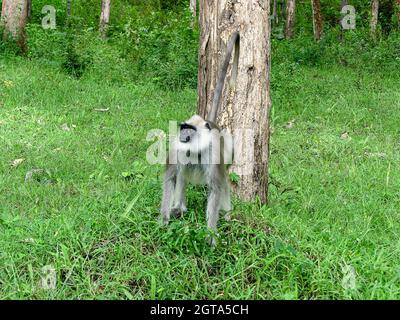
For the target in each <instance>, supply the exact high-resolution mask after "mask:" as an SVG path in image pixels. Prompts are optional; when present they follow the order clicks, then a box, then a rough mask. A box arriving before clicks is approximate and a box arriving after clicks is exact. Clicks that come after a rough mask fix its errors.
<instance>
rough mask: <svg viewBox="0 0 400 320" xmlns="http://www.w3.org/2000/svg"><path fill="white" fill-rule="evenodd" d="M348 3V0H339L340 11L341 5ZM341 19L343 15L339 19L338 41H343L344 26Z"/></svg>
mask: <svg viewBox="0 0 400 320" xmlns="http://www.w3.org/2000/svg"><path fill="white" fill-rule="evenodd" d="M348 4H349V2H348V0H341V2H340V11H342V9H343V7H345V6H347V5H348ZM342 19H343V16H341V17H340V19H339V30H340V36H339V40H340V42H342V41H343V37H344V32H345V30H344V28H343V26H342Z"/></svg>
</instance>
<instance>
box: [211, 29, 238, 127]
mask: <svg viewBox="0 0 400 320" xmlns="http://www.w3.org/2000/svg"><path fill="white" fill-rule="evenodd" d="M233 46H235V56H234V57H233V65H232V75H231V81H230V85H231V86H233V85H234V83H235V81H236V78H237V73H238V65H239V51H240V35H239V32H238V31H236V32H234V33H233V34H232V36H231V38H230V39H229V42H228V46H227V48H226V55H225V59H224V61H223V62H222V67H221V71H220V74H219V77H218V81H217V85H216V86H215V91H214V98H213V102H212V107H211V110H210V113H209V114H208V117H207V120H209V121H212V122H215V119H216V118H217V113H218V107H219V104H220V100H221V94H222V89H223V88H224V82H225V78H226V73H227V71H228V66H229V61H230V60H231V56H232V51H233Z"/></svg>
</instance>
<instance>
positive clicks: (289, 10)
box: [285, 0, 296, 39]
mask: <svg viewBox="0 0 400 320" xmlns="http://www.w3.org/2000/svg"><path fill="white" fill-rule="evenodd" d="M295 18H296V0H288V2H287V7H286V30H285V36H286V38H287V39H291V38H292V37H293V29H294V22H295Z"/></svg>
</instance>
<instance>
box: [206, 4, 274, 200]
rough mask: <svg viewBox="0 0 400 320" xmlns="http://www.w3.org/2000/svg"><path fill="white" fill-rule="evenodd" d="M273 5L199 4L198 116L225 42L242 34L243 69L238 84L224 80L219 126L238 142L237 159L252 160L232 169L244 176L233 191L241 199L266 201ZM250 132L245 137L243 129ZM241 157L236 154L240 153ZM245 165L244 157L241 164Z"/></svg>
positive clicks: (211, 86) (211, 89)
mask: <svg viewBox="0 0 400 320" xmlns="http://www.w3.org/2000/svg"><path fill="white" fill-rule="evenodd" d="M269 13H270V1H269V0H265V1H259V0H246V1H241V2H238V1H235V2H234V1H208V0H200V11H199V16H200V31H201V35H200V49H199V70H198V71H199V72H198V97H199V98H198V113H199V114H200V115H202V116H203V117H204V116H206V114H207V113H208V111H209V110H210V107H211V105H212V97H213V93H214V88H215V84H216V80H217V76H218V74H219V68H220V66H221V59H222V58H223V56H224V52H225V49H226V43H227V40H228V39H229V37H230V35H231V34H232V32H234V31H237V30H238V31H240V58H239V70H238V75H237V79H236V83H235V85H232V86H229V85H228V84H229V80H230V76H229V73H228V78H227V79H226V82H225V83H226V84H225V88H224V91H223V94H222V98H221V101H222V103H221V106H220V112H219V116H218V120H217V122H218V124H219V125H220V126H221V128H225V129H227V130H228V132H231V133H232V134H233V135H234V136H235V137H236V135H237V137H238V139H237V140H235V155H237V154H240V155H245V156H247V159H248V161H247V162H246V163H245V164H243V162H242V165H241V164H234V165H233V166H232V168H231V169H232V171H233V172H235V173H237V174H238V175H239V176H240V181H239V183H238V185H237V186H236V187H235V191H236V192H237V193H238V194H239V196H240V197H241V198H242V199H243V200H253V199H255V197H256V196H258V197H259V199H260V201H261V202H262V203H266V202H267V191H268V151H269V110H270V106H271V102H270V75H269V74H270V65H271V64H270V54H271V52H270V34H271V30H270V24H269ZM246 129H247V131H246V132H247V133H248V134H247V135H246V134H245V135H244V134H243V131H242V130H246ZM236 152H237V153H236ZM240 161H243V158H242V159H240Z"/></svg>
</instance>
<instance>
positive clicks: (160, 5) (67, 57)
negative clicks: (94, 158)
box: [0, 0, 400, 89]
mask: <svg viewBox="0 0 400 320" xmlns="http://www.w3.org/2000/svg"><path fill="white" fill-rule="evenodd" d="M0 2H1V1H0ZM187 3H188V1H165V0H163V1H161V0H150V1H140V0H121V1H113V2H112V14H111V22H110V28H109V32H108V34H109V38H108V40H107V41H102V40H101V39H100V38H99V35H98V32H97V29H98V24H99V15H100V7H101V1H98V0H74V1H72V16H71V18H70V23H69V24H68V25H69V27H67V18H66V10H65V8H66V1H65V0H63V1H60V0H58V1H53V2H52V5H53V6H54V7H55V8H56V9H57V17H56V18H57V29H56V30H44V29H42V27H41V21H42V18H43V17H44V14H42V13H41V9H42V7H43V6H44V5H46V4H48V3H47V1H45V0H36V1H34V2H33V11H32V19H31V22H30V24H29V27H28V48H29V52H28V56H29V57H30V58H35V59H41V60H43V63H47V64H52V65H58V67H60V68H61V69H63V70H64V71H65V72H66V73H67V74H71V75H73V76H76V77H81V76H84V75H85V74H91V75H93V74H96V75H97V76H98V78H99V79H104V80H105V81H130V82H134V83H149V82H152V83H154V84H157V85H159V86H160V87H164V88H170V89H181V88H195V87H196V84H197V55H198V38H199V32H198V26H197V25H196V24H195V26H194V28H192V27H191V19H192V18H191V15H190V12H189V10H188V4H187ZM279 3H280V1H279V0H278V4H279ZM391 3H392V2H391V1H389V0H384V1H381V11H380V20H379V21H380V26H381V28H380V30H379V35H380V36H379V37H378V42H372V41H371V39H370V36H369V31H368V26H369V14H370V4H369V3H368V2H367V1H361V0H354V1H352V5H354V6H355V8H356V10H357V24H356V27H357V28H356V30H352V31H347V32H345V33H344V34H343V37H344V41H343V42H340V41H338V39H339V37H341V32H340V28H339V19H340V10H339V4H338V1H333V0H329V1H328V0H327V1H322V9H323V15H324V23H325V36H324V38H323V40H322V42H321V43H320V44H316V43H314V42H313V37H312V23H311V12H312V10H311V6H310V1H306V0H302V1H298V3H297V14H296V34H297V37H296V38H295V39H294V40H293V41H290V42H288V41H278V40H277V41H276V42H275V43H274V46H273V47H274V49H276V50H278V51H279V54H277V55H278V56H279V57H278V59H284V60H285V61H288V62H293V63H296V64H307V65H317V64H318V65H322V64H332V63H339V64H341V65H345V66H349V67H355V66H363V67H364V66H367V67H370V68H374V67H376V66H377V65H379V66H382V65H385V66H388V67H389V68H391V67H393V66H395V65H396V64H397V63H398V62H399V60H398V59H399V51H400V41H399V35H398V33H397V32H396V31H397V30H398V26H399V24H398V21H396V14H394V13H395V10H394V8H393V7H392V6H391V5H390V4H391ZM278 7H279V6H278ZM278 14H281V12H280V11H279V10H278ZM283 25H284V20H282V19H281V20H280V23H279V24H278V25H274V28H273V35H274V37H275V38H276V39H281V38H282V30H283ZM16 50H17V49H16V47H15V45H14V44H12V43H4V41H1V40H0V53H3V54H4V53H12V52H15V51H16Z"/></svg>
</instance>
